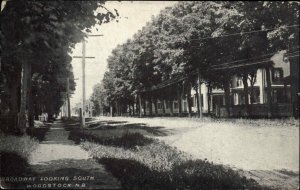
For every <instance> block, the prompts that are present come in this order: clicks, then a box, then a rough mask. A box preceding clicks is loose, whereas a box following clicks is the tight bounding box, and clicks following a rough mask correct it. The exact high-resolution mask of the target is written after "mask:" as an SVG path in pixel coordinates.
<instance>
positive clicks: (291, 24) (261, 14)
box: [102, 1, 299, 104]
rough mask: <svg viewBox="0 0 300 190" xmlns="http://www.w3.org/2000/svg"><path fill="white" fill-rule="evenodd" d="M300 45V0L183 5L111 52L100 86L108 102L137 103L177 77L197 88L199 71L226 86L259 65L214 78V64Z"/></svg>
mask: <svg viewBox="0 0 300 190" xmlns="http://www.w3.org/2000/svg"><path fill="white" fill-rule="evenodd" d="M298 45H299V2H260V1H259V2H240V1H238V2H227V1H225V2H224V1H221V2H218V1H216V2H214V1H209V2H201V1H200V2H196V1H188V2H179V3H177V4H176V5H174V6H173V7H167V8H166V9H164V10H162V11H161V12H160V14H159V15H158V16H156V17H153V18H152V20H151V22H149V23H147V24H146V26H145V27H143V28H142V30H140V31H138V32H137V33H136V34H135V35H134V36H133V38H132V39H130V40H128V41H127V42H126V43H124V44H122V45H120V46H118V47H116V49H115V50H113V52H112V54H111V56H110V57H109V59H108V60H107V61H108V68H109V70H108V72H107V73H106V74H105V76H104V79H103V81H102V82H103V84H104V89H105V90H106V93H107V96H108V97H109V101H110V103H111V102H114V101H120V100H124V98H125V99H128V100H129V99H132V100H133V99H134V98H135V97H136V95H137V94H138V92H139V91H141V90H142V89H145V88H149V87H151V86H155V85H157V84H159V83H161V82H163V81H165V80H168V79H172V78H174V77H178V76H187V77H188V80H191V82H192V83H193V85H194V86H197V83H195V82H193V81H194V80H195V79H194V77H192V76H193V75H192V73H193V72H195V70H197V69H199V70H200V72H201V76H202V78H203V79H204V81H206V82H209V83H212V84H216V85H218V86H221V87H223V88H224V85H227V84H224V81H229V80H228V79H229V78H230V76H232V75H233V74H238V75H242V76H243V77H245V79H246V80H250V79H249V78H251V77H249V76H252V75H253V71H252V70H255V69H257V67H254V66H253V68H252V69H251V67H248V68H247V69H235V68H233V69H227V70H226V71H222V70H220V71H219V72H218V73H217V74H216V75H212V74H211V70H212V69H213V68H215V67H216V66H222V65H226V64H225V63H228V62H229V63H230V62H231V63H232V64H235V62H236V64H243V61H242V60H249V59H253V58H259V57H264V56H269V57H271V55H274V54H275V53H276V52H278V51H280V50H284V49H289V48H293V47H297V46H298ZM215 72H216V71H215ZM122 102H125V104H126V101H122Z"/></svg>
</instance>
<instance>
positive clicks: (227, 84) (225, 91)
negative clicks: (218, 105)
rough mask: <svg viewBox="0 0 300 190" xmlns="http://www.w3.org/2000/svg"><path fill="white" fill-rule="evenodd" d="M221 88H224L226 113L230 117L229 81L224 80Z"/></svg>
mask: <svg viewBox="0 0 300 190" xmlns="http://www.w3.org/2000/svg"><path fill="white" fill-rule="evenodd" d="M223 87H224V94H225V106H226V112H227V116H228V117H230V107H231V101H230V84H229V80H227V79H225V80H224V81H223Z"/></svg>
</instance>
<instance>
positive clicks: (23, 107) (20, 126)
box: [18, 59, 30, 134]
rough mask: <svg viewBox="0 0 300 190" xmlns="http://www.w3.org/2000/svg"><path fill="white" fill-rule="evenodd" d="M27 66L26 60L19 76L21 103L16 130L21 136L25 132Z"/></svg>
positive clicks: (28, 75) (28, 74)
mask: <svg viewBox="0 0 300 190" xmlns="http://www.w3.org/2000/svg"><path fill="white" fill-rule="evenodd" d="M29 64H30V63H28V61H27V60H26V59H23V62H22V75H21V102H20V112H19V122H18V129H19V130H20V133H21V134H24V133H25V132H26V107H27V96H28V78H29V77H30V73H29Z"/></svg>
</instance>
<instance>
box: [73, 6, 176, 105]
mask: <svg viewBox="0 0 300 190" xmlns="http://www.w3.org/2000/svg"><path fill="white" fill-rule="evenodd" d="M175 3H176V1H121V2H119V1H108V2H106V4H105V7H106V8H108V9H109V10H111V11H113V9H117V10H118V12H119V14H120V17H121V18H120V19H118V21H119V22H115V21H113V22H110V23H107V24H103V25H101V26H96V27H97V28H98V31H96V30H95V29H94V30H93V32H92V34H101V35H103V36H100V37H89V38H88V39H87V43H86V56H91V57H95V58H94V59H86V64H85V72H86V77H85V78H86V79H85V80H86V87H85V88H86V99H89V97H90V95H91V94H92V92H93V87H94V86H95V84H97V83H100V82H101V80H102V78H103V76H104V73H105V71H106V70H107V58H108V57H109V56H110V55H111V52H112V50H113V49H114V48H115V47H116V46H117V45H118V44H123V43H125V42H126V41H127V40H128V39H130V38H132V37H133V35H134V34H135V33H137V31H138V30H139V29H142V27H143V26H145V25H146V23H147V22H149V21H150V20H151V17H152V15H154V16H155V15H158V14H159V12H160V11H161V10H162V9H164V8H165V7H168V6H172V5H174V4H175ZM81 55H82V44H81V43H79V44H77V45H76V46H75V49H74V50H73V53H72V54H71V56H81ZM72 66H73V72H74V77H75V79H77V80H75V82H76V91H75V92H74V94H73V95H72V98H71V107H74V105H75V104H76V103H79V102H81V100H82V61H81V59H79V58H73V60H72Z"/></svg>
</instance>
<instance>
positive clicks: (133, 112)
mask: <svg viewBox="0 0 300 190" xmlns="http://www.w3.org/2000/svg"><path fill="white" fill-rule="evenodd" d="M134 105H135V102H133V103H132V115H133V116H135V112H136V109H135V108H134Z"/></svg>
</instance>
